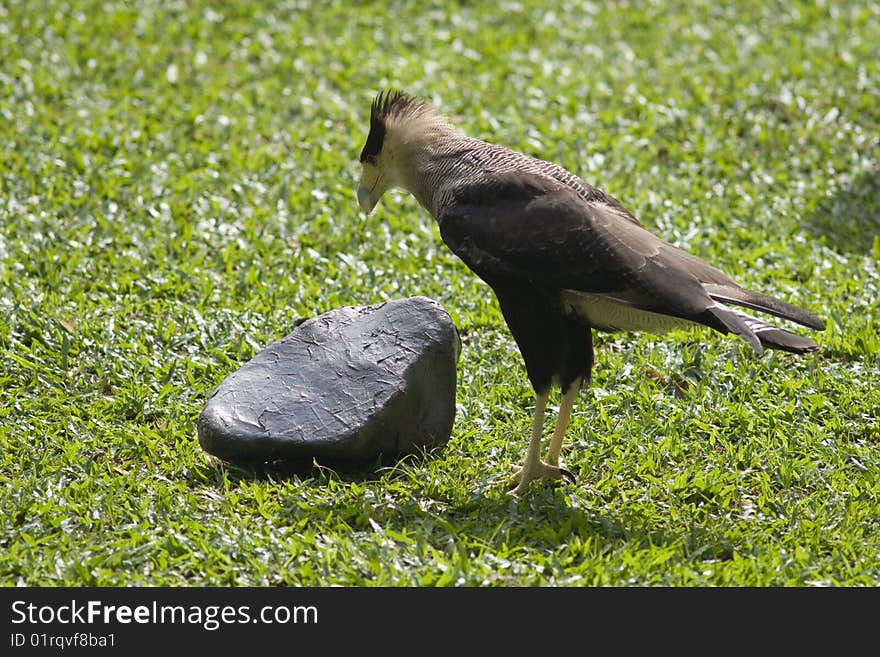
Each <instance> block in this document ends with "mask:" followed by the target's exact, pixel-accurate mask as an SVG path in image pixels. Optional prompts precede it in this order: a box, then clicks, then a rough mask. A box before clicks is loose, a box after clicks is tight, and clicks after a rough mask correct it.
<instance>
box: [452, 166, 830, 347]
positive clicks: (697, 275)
mask: <svg viewBox="0 0 880 657" xmlns="http://www.w3.org/2000/svg"><path fill="white" fill-rule="evenodd" d="M437 219H438V223H439V225H440V232H441V235H442V237H443V240H444V242H446V244H447V245H448V246H449V248H451V249H452V251H453V252H454V253H455V254H456V255H458V256H459V257H460V258H461V259H462V260H463V261H464V262H465V263H466V264H467V265H468V266H469V267H470V268H471V269H472V270H473V271H474V272H475V273H477V275H479V276H480V277H482V278H483V279H485V280H486V281H487V282H489V284H490V285H491V284H492V282H493V281H503V280H516V281H529V282H530V283H532V284H533V285H535V286H536V287H539V288H545V289H548V290H559V291H561V290H573V291H578V292H585V293H590V294H598V295H603V296H604V297H608V298H611V299H613V300H615V301H622V302H624V303H626V304H627V305H629V306H631V307H632V308H636V309H639V310H642V311H646V312H649V313H654V314H659V315H668V316H671V317H677V318H681V319H685V320H688V321H692V322H697V323H700V324H705V325H707V326H711V327H712V328H715V329H717V330H719V331H721V332H723V333H727V332H732V333H736V334H737V335H740V336H741V337H742V338H743V339H745V340H746V341H747V342H749V344H750V345H752V347H753V348H755V349H756V350H757V351H759V352H760V351H761V343H764V344H767V345H768V346H776V347H779V348H787V349H788V350H790V351H801V350H808V349H811V348H815V344H814V343H812V342H811V341H809V340H807V339H806V338H801V337H800V336H796V335H794V334H791V333H789V332H787V331H784V330H783V329H775V327H772V326H770V325H766V324H764V323H763V322H761V321H760V320H755V319H754V318H750V317H749V316H747V315H745V314H744V313H740V312H738V311H733V310H730V309H727V308H726V307H725V306H724V305H723V304H726V303H733V304H737V305H744V306H746V307H751V308H757V309H759V310H765V311H767V312H771V313H773V314H776V315H779V316H781V317H786V318H787V319H792V320H794V321H798V322H801V323H805V324H807V325H808V326H813V327H814V328H818V327H819V326H821V321H820V320H819V319H818V318H815V316H813V315H812V314H810V313H808V312H806V311H804V310H802V309H799V308H796V307H795V306H791V305H790V304H786V303H784V302H781V301H778V300H775V299H771V298H770V297H764V296H763V295H758V294H756V293H750V292H748V291H746V290H743V288H741V287H740V286H739V285H737V283H736V282H735V281H733V279H731V278H730V277H729V276H727V275H725V274H724V273H722V272H721V271H719V270H718V269H715V268H714V267H712V266H710V265H708V264H707V263H705V262H704V261H702V260H700V259H699V258H697V257H696V256H693V255H691V254H689V253H687V252H686V251H683V250H682V249H679V248H677V247H675V246H672V245H671V244H668V243H666V242H664V241H663V240H661V239H659V238H658V237H656V236H655V235H653V234H651V233H650V232H648V231H647V230H646V229H645V228H643V227H642V226H640V225H639V224H638V223H635V222H633V221H631V220H630V219H629V218H628V217H627V216H626V215H623V214H621V213H620V212H619V211H618V210H617V209H616V208H615V207H614V206H611V205H606V204H603V203H588V202H585V201H584V200H583V199H582V198H580V197H578V196H577V194H575V193H574V192H572V191H571V190H569V189H568V188H566V187H564V186H562V185H560V184H559V183H557V182H555V181H553V180H547V179H543V178H539V177H536V176H532V175H528V174H513V175H505V176H499V177H496V178H495V179H492V180H489V181H488V182H487V183H486V184H481V185H479V186H475V187H473V188H467V189H461V190H458V192H457V193H456V194H455V196H454V200H453V201H452V202H451V203H449V204H448V205H447V206H446V207H444V208H442V209H441V211H440V212H439V216H438V217H437ZM719 297H720V298H719ZM762 300H763V301H764V303H762ZM768 302H769V303H768ZM754 322H757V323H758V324H755V323H754ZM765 327H766V328H765ZM771 329H775V330H776V331H779V332H781V333H785V334H787V335H788V336H793V338H795V340H794V343H793V344H788V343H790V342H791V340H790V339H788V338H786V340H784V341H783V342H784V343H783V344H774V342H773V331H771ZM786 341H787V342H786ZM800 341H803V342H802V343H801V342H800Z"/></svg>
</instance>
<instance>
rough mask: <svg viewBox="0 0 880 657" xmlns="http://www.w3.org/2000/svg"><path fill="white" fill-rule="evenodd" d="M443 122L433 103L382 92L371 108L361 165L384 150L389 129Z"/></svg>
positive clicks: (401, 93) (395, 92)
mask: <svg viewBox="0 0 880 657" xmlns="http://www.w3.org/2000/svg"><path fill="white" fill-rule="evenodd" d="M438 121H439V122H443V121H442V119H441V118H440V117H439V115H438V114H437V113H436V112H435V110H434V108H433V107H431V105H430V104H428V103H427V102H425V101H423V100H421V99H420V98H416V97H415V96H411V95H409V94H408V93H406V92H404V91H400V90H399V89H385V90H384V91H380V92H379V93H378V94H377V95H376V97H375V98H374V99H373V104H372V105H371V106H370V134H369V136H368V137H367V142H366V144H364V149H363V150H362V151H361V157H360V160H361V162H370V161H372V160H374V159H375V158H376V157H377V156H378V155H379V152H380V151H381V150H382V145H383V144H384V142H385V135H386V134H387V133H388V131H389V128H390V129H392V130H393V129H395V128H402V127H404V126H406V127H407V128H408V129H409V128H412V129H414V130H418V129H422V128H424V127H425V125H426V124H434V123H437V122H438Z"/></svg>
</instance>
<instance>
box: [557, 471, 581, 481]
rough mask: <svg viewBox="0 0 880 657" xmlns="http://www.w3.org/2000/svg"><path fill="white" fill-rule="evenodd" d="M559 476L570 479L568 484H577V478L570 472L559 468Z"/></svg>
mask: <svg viewBox="0 0 880 657" xmlns="http://www.w3.org/2000/svg"><path fill="white" fill-rule="evenodd" d="M559 474H561V475H562V476H563V478H565V479H568V482H569V483H571V484H576V483H577V477H575V476H574V475H573V474H572V473H571V471H570V470H566V469H565V468H559Z"/></svg>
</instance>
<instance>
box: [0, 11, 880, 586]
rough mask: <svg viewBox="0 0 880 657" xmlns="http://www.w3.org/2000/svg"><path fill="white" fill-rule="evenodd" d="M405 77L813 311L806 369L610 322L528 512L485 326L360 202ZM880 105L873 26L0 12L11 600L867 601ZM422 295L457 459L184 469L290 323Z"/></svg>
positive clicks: (876, 501) (494, 327)
mask: <svg viewBox="0 0 880 657" xmlns="http://www.w3.org/2000/svg"><path fill="white" fill-rule="evenodd" d="M719 5H720V6H719ZM391 85H393V86H395V87H400V88H403V89H406V90H407V91H409V92H411V93H414V94H417V95H420V96H423V97H425V98H427V99H429V100H431V101H432V102H434V103H435V104H436V105H437V106H438V107H439V108H440V109H441V110H442V111H443V112H444V113H446V114H447V115H448V116H450V117H451V118H452V119H453V120H454V121H455V122H456V123H457V124H458V125H459V126H460V127H461V128H462V129H463V130H464V131H466V132H467V133H469V134H471V135H473V136H477V137H481V138H483V139H486V140H488V141H495V142H499V143H503V144H506V145H508V146H511V147H513V148H516V149H518V150H522V151H524V152H527V153H529V154H533V155H538V156H540V157H543V158H545V159H549V160H552V161H555V162H558V163H560V164H562V165H563V166H566V167H567V168H569V169H571V170H573V171H575V172H577V173H578V174H580V175H581V176H583V177H584V178H585V179H586V180H588V181H590V182H592V183H593V184H595V185H597V186H599V187H601V188H603V189H605V190H607V191H609V192H610V193H612V194H614V195H615V196H617V197H618V198H619V199H620V200H621V201H623V202H624V204H625V205H627V206H628V207H629V208H630V209H631V210H632V211H633V212H634V213H635V214H636V215H637V216H638V217H639V218H640V219H641V221H642V222H643V223H644V224H646V225H647V226H648V227H650V228H651V229H652V230H653V231H655V232H656V233H657V234H659V235H660V236H662V237H663V238H665V239H667V240H669V241H672V242H674V243H676V244H678V245H680V246H683V247H686V248H688V249H690V250H691V251H693V252H694V253H696V254H697V255H699V256H701V257H703V258H706V259H707V260H709V261H710V262H712V263H714V264H716V265H717V266H719V267H721V268H722V269H724V270H726V271H727V272H729V273H730V274H731V275H733V276H734V277H735V278H737V279H738V280H739V281H740V282H741V283H743V284H745V285H746V286H748V287H753V288H755V289H758V290H761V291H764V292H767V293H771V294H774V295H777V296H780V297H782V298H784V299H787V300H789V301H792V302H794V303H797V304H799V305H802V306H804V307H806V308H809V309H811V310H813V311H815V312H817V313H818V314H819V315H821V316H823V317H824V318H826V320H827V322H828V328H827V330H826V331H825V332H824V333H821V334H814V337H816V339H817V341H818V342H820V344H821V347H822V349H821V351H820V352H819V353H818V354H814V355H810V356H806V357H800V358H798V357H794V356H791V355H789V354H785V353H780V352H773V353H766V354H764V356H762V357H756V356H754V355H753V354H752V353H750V351H749V349H748V347H747V346H746V345H745V344H744V343H742V342H741V341H738V340H735V339H731V338H730V337H725V336H721V335H718V334H716V333H713V332H710V331H709V330H695V331H692V332H675V333H673V334H670V335H668V336H665V337H662V338H661V337H657V336H652V335H648V334H614V335H608V334H601V335H599V336H598V339H597V365H596V369H595V374H594V380H593V383H592V385H591V386H590V387H589V388H588V389H586V390H585V391H584V392H582V394H581V399H580V401H579V404H578V405H577V406H576V408H575V414H574V416H573V420H572V424H571V426H570V428H569V431H568V438H567V441H566V451H564V452H563V457H564V459H565V461H566V464H567V465H568V467H569V468H570V469H571V470H572V471H573V472H574V473H575V474H576V475H577V477H578V484H577V485H561V486H557V487H552V486H546V485H541V484H536V485H534V486H533V487H532V489H531V490H530V491H529V492H528V494H527V495H525V496H524V497H523V499H521V500H519V501H517V500H514V499H512V498H510V497H509V496H507V495H505V492H504V486H503V482H505V481H506V480H507V479H508V477H509V475H510V473H511V469H512V467H513V466H514V465H515V464H517V463H519V462H520V461H521V459H522V456H523V453H524V449H525V445H526V441H527V436H528V432H529V426H530V418H531V412H532V409H533V395H532V391H531V388H530V387H529V384H528V381H527V379H526V376H525V369H524V367H523V365H522V363H521V360H520V356H519V353H518V351H517V350H516V346H515V344H514V342H513V340H512V338H511V336H510V334H509V332H508V331H507V329H506V327H505V325H504V323H503V320H502V318H501V315H500V313H499V310H498V306H497V303H496V302H495V300H494V298H493V297H492V295H491V293H490V290H489V288H488V287H487V286H485V285H484V284H483V283H482V282H480V281H479V280H478V279H477V278H476V277H475V276H474V275H472V274H471V273H470V272H469V271H468V270H467V269H466V267H465V266H464V265H463V264H462V263H461V262H459V261H458V260H456V259H455V257H454V256H453V255H452V254H451V253H450V252H449V251H448V250H447V249H446V247H445V246H444V245H443V243H442V242H441V240H440V237H439V234H438V231H437V229H436V226H435V225H434V223H433V220H432V219H431V218H430V217H429V216H428V215H427V214H426V213H425V212H424V211H423V210H422V209H421V208H420V207H419V206H418V205H417V203H416V202H415V201H414V200H413V199H412V198H411V197H409V196H407V195H405V194H403V193H393V194H391V195H390V196H386V199H385V200H384V202H383V203H382V204H380V206H379V208H378V209H377V211H376V212H374V213H373V214H372V215H370V216H369V217H365V216H364V215H363V213H361V212H360V211H359V209H358V206H357V202H356V200H355V196H354V189H355V186H356V183H357V176H358V173H359V168H360V167H359V164H358V162H357V158H358V154H359V152H360V149H361V147H362V145H363V141H364V139H365V137H366V132H367V130H368V118H369V116H368V115H369V103H370V101H371V99H372V97H373V95H374V94H375V93H376V92H377V91H378V90H380V89H381V88H383V87H385V86H391ZM878 97H880V7H878V5H877V4H876V3H871V2H846V3H836V2H830V1H829V2H816V3H807V2H779V3H766V2H731V3H718V2H716V1H715V0H705V1H703V0H701V1H699V2H684V1H681V2H664V1H659V0H658V1H655V2H650V3H641V2H568V3H560V4H559V6H558V7H557V8H556V9H552V8H550V6H549V5H548V4H547V3H544V2H539V1H538V0H521V1H518V2H502V3H498V4H496V3H480V2H474V3H448V4H447V3H438V2H434V3H422V2H414V1H412V2H392V3H381V4H380V3H348V2H338V3H329V2H328V3H308V2H295V1H287V2H278V3H268V2H265V3H262V2H226V3H216V2H215V3H208V2H202V1H201V0H198V1H192V2H183V1H182V0H178V1H176V2H165V1H164V0H163V1H159V0H152V1H144V2H124V1H121V0H106V1H102V2H81V1H77V0H71V1H69V2H55V1H46V2H31V1H29V0H12V1H11V2H4V3H3V4H2V6H0V117H2V118H0V162H2V166H0V225H2V231H0V319H2V322H0V363H2V366H0V583H2V584H5V585H30V586H37V585H39V586H43V585H66V586H82V585H109V586H122V585H178V586H179V585H183V586H187V585H270V586H274V585H309V586H315V585H317V586H323V585H337V584H342V585H354V586H361V585H394V586H423V585H424V586H428V585H461V586H473V585H481V586H482V585H488V586H497V585H560V586H568V585H612V586H627V585H640V586H653V585H673V586H726V585H745V586H755V585H757V586H876V585H878V584H880V559H878V554H880V426H878V425H880V337H878V327H880V302H878V298H880V105H878ZM413 295H425V296H429V297H432V298H434V299H436V300H437V301H439V302H440V303H441V304H442V305H443V306H444V307H445V308H446V309H447V310H448V312H449V313H450V315H451V316H452V318H453V319H454V321H455V323H456V324H457V326H458V327H459V329H460V332H461V337H462V355H461V358H460V361H459V382H458V394H457V415H456V421H455V426H454V429H453V434H452V437H451V440H450V442H449V443H448V445H447V446H446V447H445V448H444V449H442V450H440V451H437V452H435V453H432V454H428V455H423V456H422V457H420V458H414V457H408V458H405V459H402V460H400V461H397V462H391V463H384V464H377V465H376V467H368V468H365V469H364V470H363V471H360V472H351V471H334V470H333V469H330V468H328V467H325V466H323V465H318V466H316V467H315V468H314V469H312V470H311V471H307V472H294V473H291V472H283V471H277V470H271V471H264V470H250V469H245V468H241V467H237V466H233V465H229V464H225V463H223V462H221V461H218V460H216V459H214V458H213V457H211V456H209V455H208V454H206V453H205V452H204V451H203V450H202V449H201V448H200V447H199V444H198V441H197V439H196V432H195V423H196V420H197V418H198V415H199V412H200V411H201V409H202V407H203V405H204V403H205V402H206V400H207V398H208V396H209V395H210V394H211V392H212V391H213V390H214V389H215V388H216V386H217V385H218V384H219V383H220V382H221V381H222V380H223V379H224V377H226V376H227V375H228V374H230V373H231V372H233V371H235V370H236V369H237V368H238V367H240V366H241V365H242V364H243V363H245V362H246V361H247V360H248V359H249V358H251V357H252V356H253V355H254V354H255V353H257V352H258V351H259V350H260V349H261V348H262V347H264V346H265V345H266V344H268V343H269V342H271V341H274V340H276V339H278V338H280V337H282V336H283V335H285V334H287V333H288V332H289V331H290V330H292V328H293V326H294V325H295V324H296V322H297V321H298V320H299V319H302V318H304V317H311V316H314V315H316V314H319V313H322V312H325V311H328V310H331V309H333V308H336V307H339V306H344V305H360V304H368V303H375V302H380V301H383V300H387V299H395V298H402V297H408V296H413ZM557 402H558V397H554V398H553V403H557ZM553 417H554V416H553V414H552V413H551V414H549V417H548V430H549V423H550V422H551V421H552V419H553Z"/></svg>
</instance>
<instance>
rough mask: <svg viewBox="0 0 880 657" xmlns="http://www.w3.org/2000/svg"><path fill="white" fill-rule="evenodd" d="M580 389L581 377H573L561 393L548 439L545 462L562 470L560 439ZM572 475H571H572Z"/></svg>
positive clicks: (562, 436)
mask: <svg viewBox="0 0 880 657" xmlns="http://www.w3.org/2000/svg"><path fill="white" fill-rule="evenodd" d="M580 389H581V379H580V378H577V379H575V380H574V381H573V382H572V384H571V385H570V386H569V388H568V390H566V391H565V392H564V393H563V394H562V399H561V400H560V402H559V414H558V416H557V417H556V428H555V429H553V438H551V439H550V448H549V449H548V450H547V463H549V464H550V465H555V466H556V467H557V468H560V469H562V470H564V469H565V466H564V465H563V464H562V463H560V461H559V453H560V452H561V451H562V439H563V438H565V430H566V429H568V422H569V420H570V419H571V408H572V406H574V402H575V399H577V396H578V392H580ZM573 476H574V475H572V477H573Z"/></svg>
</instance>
